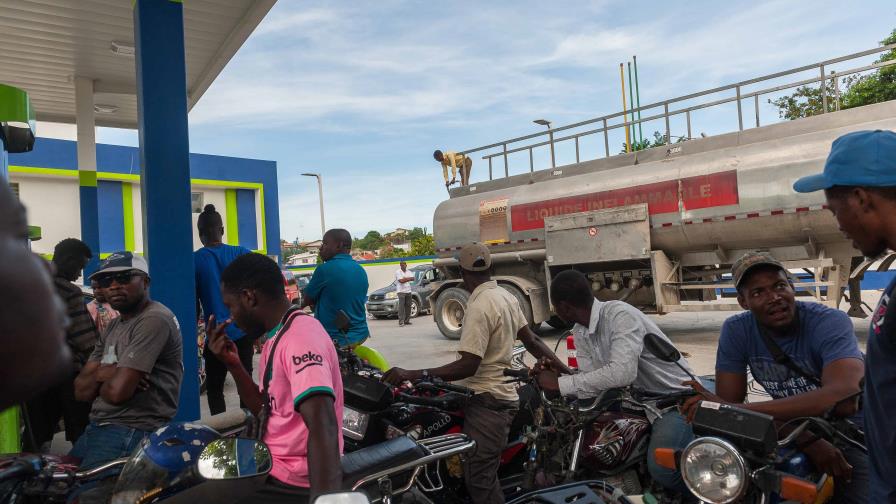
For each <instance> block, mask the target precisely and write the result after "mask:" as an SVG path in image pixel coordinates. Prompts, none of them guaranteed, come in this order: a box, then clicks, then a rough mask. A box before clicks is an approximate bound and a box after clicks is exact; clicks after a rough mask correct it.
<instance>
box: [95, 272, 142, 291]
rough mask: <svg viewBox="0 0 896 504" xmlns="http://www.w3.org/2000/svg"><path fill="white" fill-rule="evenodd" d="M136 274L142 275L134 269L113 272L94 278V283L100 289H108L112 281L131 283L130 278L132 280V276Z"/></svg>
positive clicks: (120, 283)
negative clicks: (112, 273)
mask: <svg viewBox="0 0 896 504" xmlns="http://www.w3.org/2000/svg"><path fill="white" fill-rule="evenodd" d="M137 276H143V275H141V274H140V273H137V272H134V271H124V272H121V273H115V274H114V275H104V276H101V277H99V278H97V279H96V283H97V285H98V286H99V287H100V288H101V289H108V288H109V287H111V286H112V282H113V281H114V282H115V283H117V284H118V285H125V284H129V283H131V280H133V278H134V277H137Z"/></svg>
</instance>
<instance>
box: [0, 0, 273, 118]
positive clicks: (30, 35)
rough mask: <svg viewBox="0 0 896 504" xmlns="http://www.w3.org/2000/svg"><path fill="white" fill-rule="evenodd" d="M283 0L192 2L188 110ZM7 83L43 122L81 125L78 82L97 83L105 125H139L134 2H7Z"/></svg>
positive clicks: (1, 0)
mask: <svg viewBox="0 0 896 504" xmlns="http://www.w3.org/2000/svg"><path fill="white" fill-rule="evenodd" d="M275 2H276V0H184V1H183V6H184V9H183V12H184V44H185V52H186V73H187V75H186V77H187V106H188V109H192V107H193V105H195V104H196V102H197V101H198V100H199V98H200V97H202V94H203V93H204V92H205V91H206V89H208V87H209V86H210V85H211V83H212V82H213V81H214V80H215V78H216V77H217V76H218V74H219V73H220V72H221V70H222V69H223V68H224V66H225V65H226V64H227V62H228V61H230V58H232V57H233V55H234V54H235V53H236V52H237V50H238V49H239V48H240V47H241V46H242V44H243V42H245V41H246V39H247V38H248V37H249V35H250V34H251V33H252V31H253V30H254V29H255V28H256V26H258V23H260V22H261V20H262V19H263V18H264V16H265V15H266V14H267V13H268V11H269V10H270V9H271V7H272V6H273V5H274V3H275ZM0 13H2V15H0V82H2V83H4V84H10V85H12V86H15V87H19V88H22V89H24V90H26V91H27V92H28V94H29V95H30V97H31V101H32V104H33V106H34V110H35V113H36V116H37V120H39V121H52V122H63V123H75V122H76V121H75V118H76V114H75V77H84V78H89V79H91V80H93V83H94V100H95V101H94V103H95V106H94V110H95V111H96V114H95V121H96V125H97V126H109V127H117V128H136V127H137V97H136V94H137V88H136V74H135V62H134V6H133V2H132V0H0Z"/></svg>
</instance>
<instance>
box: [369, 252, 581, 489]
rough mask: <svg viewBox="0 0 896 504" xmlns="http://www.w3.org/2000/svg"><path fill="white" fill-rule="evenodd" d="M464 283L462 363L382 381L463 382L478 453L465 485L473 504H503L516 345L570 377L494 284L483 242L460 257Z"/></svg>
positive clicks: (398, 372) (396, 372)
mask: <svg viewBox="0 0 896 504" xmlns="http://www.w3.org/2000/svg"><path fill="white" fill-rule="evenodd" d="M458 261H459V263H460V268H461V278H462V279H463V282H464V286H465V287H466V289H467V290H468V291H469V292H470V299H469V301H467V310H466V314H465V316H464V325H463V327H462V329H461V336H460V345H459V346H458V350H457V351H458V354H459V355H460V358H459V359H458V360H456V361H454V362H452V363H450V364H446V365H444V366H442V367H439V368H435V369H422V370H405V369H401V368H392V369H390V370H389V371H388V372H387V373H386V374H385V376H383V380H384V381H386V382H388V383H391V384H399V383H401V382H404V381H406V380H411V381H416V380H422V379H427V378H429V377H434V378H440V379H442V380H446V381H455V380H464V379H466V381H465V383H464V385H466V386H467V387H469V388H471V389H473V391H475V393H476V395H474V396H473V397H472V398H471V399H470V401H469V402H468V403H467V405H466V407H465V408H464V433H465V434H467V435H468V436H470V438H472V439H473V440H474V441H476V452H475V453H474V454H473V455H471V456H470V457H469V458H468V459H467V461H466V464H465V465H464V481H465V483H466V486H467V491H468V492H469V494H470V497H471V499H472V500H473V502H474V503H475V504H501V503H503V502H504V495H503V492H502V491H501V485H500V482H499V481H498V466H499V465H500V461H501V451H502V450H503V449H504V447H505V446H506V445H507V436H508V434H509V432H510V424H511V422H512V420H513V417H514V415H515V414H516V412H517V410H518V408H519V399H518V396H517V392H516V388H515V387H514V386H513V385H511V384H508V383H506V380H507V378H505V377H504V374H503V373H504V370H505V369H509V368H510V367H511V366H510V360H511V357H512V353H513V342H514V340H515V339H517V338H519V339H520V341H522V342H523V344H524V345H525V346H526V349H527V350H528V351H529V352H530V353H532V355H534V356H535V357H538V358H543V359H549V360H550V361H551V362H552V363H553V365H554V366H557V367H558V368H559V369H562V370H564V371H566V372H569V368H567V367H566V365H564V364H563V363H562V362H561V361H560V360H559V359H557V356H556V355H554V353H553V352H551V350H550V349H549V348H548V347H547V346H546V345H545V344H544V343H543V342H542V341H541V340H540V339H538V337H537V336H535V334H534V333H533V332H532V331H531V330H530V329H529V325H528V322H527V320H526V317H525V315H523V311H522V309H521V308H520V304H519V302H518V301H517V300H516V298H515V297H514V296H513V294H511V293H510V292H508V291H507V290H505V289H503V288H501V287H500V286H498V283H497V282H496V281H494V280H492V279H491V272H490V271H491V256H490V254H489V251H488V248H486V247H485V245H483V244H481V243H470V244H468V245H466V246H465V247H464V248H463V249H461V251H460V254H459V255H458Z"/></svg>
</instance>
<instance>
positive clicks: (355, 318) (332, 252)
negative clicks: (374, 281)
mask: <svg viewBox="0 0 896 504" xmlns="http://www.w3.org/2000/svg"><path fill="white" fill-rule="evenodd" d="M351 250H352V235H351V234H349V232H348V231H346V230H345V229H330V230H329V231H327V232H326V233H324V238H323V241H322V243H321V247H320V257H321V258H322V259H323V260H324V263H323V264H321V265H319V266H318V267H317V268H316V269H315V270H314V275H313V276H312V277H311V282H309V283H308V286H307V287H305V289H304V290H303V291H302V306H303V307H304V306H314V316H315V317H317V320H319V321H320V323H321V325H323V326H324V329H326V330H327V333H329V334H330V337H331V338H333V340H334V341H335V342H336V344H337V345H338V346H357V345H360V344H361V343H363V342H364V340H366V339H367V338H369V337H370V331H369V330H368V329H367V308H366V307H365V303H366V302H367V286H368V284H367V272H365V271H364V268H362V267H361V265H360V264H358V263H357V262H356V261H355V260H354V259H352V256H351ZM340 310H342V311H344V312H345V314H346V315H348V319H349V326H348V330H346V331H344V332H343V330H341V329H339V327H338V326H337V324H336V317H337V315H338V314H339V311H340Z"/></svg>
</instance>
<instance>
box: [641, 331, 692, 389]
mask: <svg viewBox="0 0 896 504" xmlns="http://www.w3.org/2000/svg"><path fill="white" fill-rule="evenodd" d="M644 347H645V348H647V351H648V352H650V353H652V354H653V356H654V357H656V358H657V359H659V360H661V361H664V362H671V363H673V364H675V365H676V366H678V368H679V369H681V370H682V371H684V372H685V373H686V374H687V375H688V376H690V377H691V380H694V381H695V382H698V383H699V382H700V380H698V379H697V377H696V376H694V374H693V373H691V372H690V371H688V370H687V369H686V368H685V367H684V366H682V365H681V363H680V362H679V361H681V352H679V351H678V349H677V348H675V345H673V344H672V343H671V342H670V341H667V340H665V339H663V338H660V337H659V336H657V335H656V334H653V333H647V334H645V335H644Z"/></svg>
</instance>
